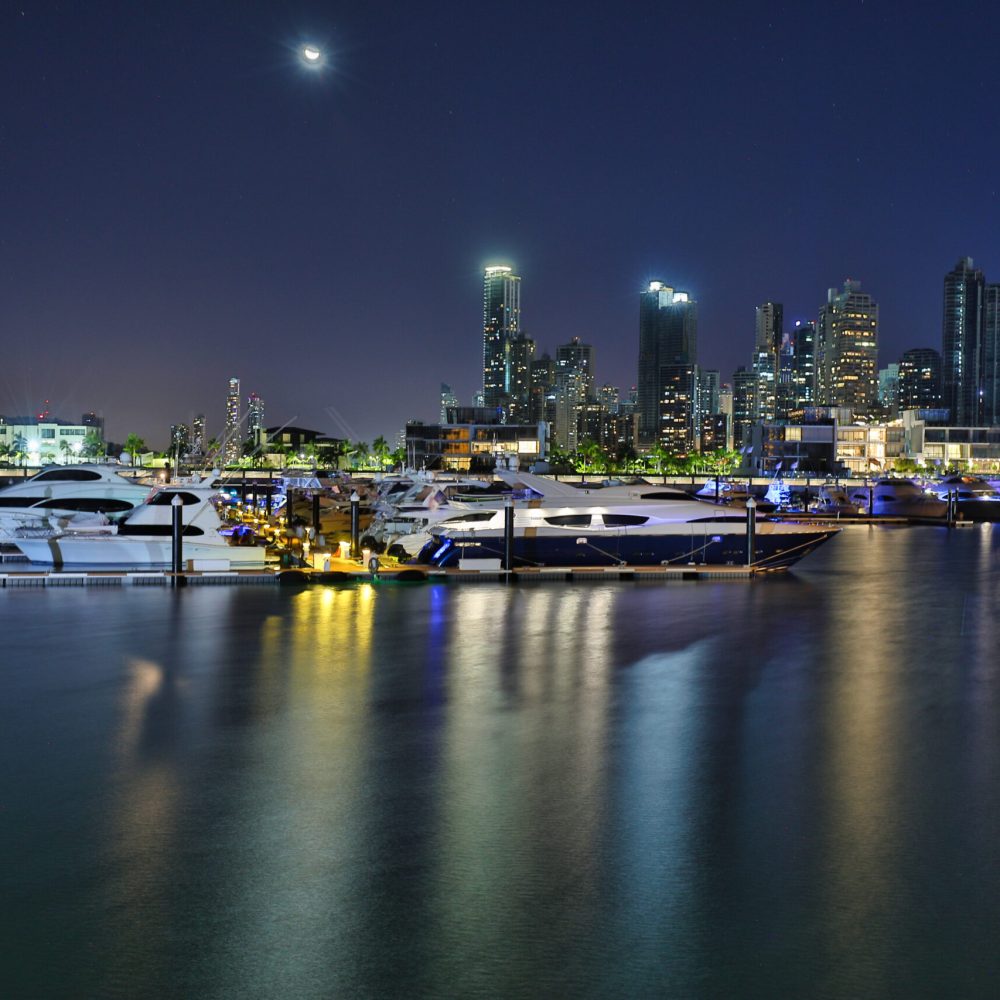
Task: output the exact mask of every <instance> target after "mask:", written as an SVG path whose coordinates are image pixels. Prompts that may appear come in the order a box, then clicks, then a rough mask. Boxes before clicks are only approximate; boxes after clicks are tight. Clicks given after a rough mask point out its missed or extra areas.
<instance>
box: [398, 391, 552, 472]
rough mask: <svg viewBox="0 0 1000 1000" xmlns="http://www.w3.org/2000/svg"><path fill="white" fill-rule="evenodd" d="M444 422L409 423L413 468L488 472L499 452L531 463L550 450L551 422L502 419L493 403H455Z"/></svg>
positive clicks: (408, 449)
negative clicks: (523, 422)
mask: <svg viewBox="0 0 1000 1000" xmlns="http://www.w3.org/2000/svg"><path fill="white" fill-rule="evenodd" d="M447 416H448V421H447V422H446V423H443V424H407V425H406V464H407V466H408V467H409V468H412V469H421V468H426V469H435V470H436V469H451V470H456V471H461V472H485V471H488V470H490V469H492V468H493V467H494V462H495V461H496V458H497V456H500V457H502V459H503V460H504V461H505V462H510V463H517V464H519V465H521V466H523V467H527V466H528V465H530V464H531V463H532V462H535V461H537V460H541V459H544V458H545V457H546V455H547V454H548V447H547V445H548V425H547V424H546V423H545V421H539V423H537V424H510V423H506V424H505V423H501V422H500V421H499V418H498V417H497V416H496V412H495V410H494V409H492V408H490V407H480V408H475V407H454V408H452V409H449V411H448V414H447Z"/></svg>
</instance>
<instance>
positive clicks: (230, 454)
mask: <svg viewBox="0 0 1000 1000" xmlns="http://www.w3.org/2000/svg"><path fill="white" fill-rule="evenodd" d="M225 426H226V429H225V437H224V438H223V441H224V445H223V449H222V455H223V459H224V460H225V463H226V465H235V464H236V462H237V461H239V457H240V445H241V443H242V437H241V435H240V380H239V379H238V378H231V379H230V380H229V389H228V390H227V392H226V425H225Z"/></svg>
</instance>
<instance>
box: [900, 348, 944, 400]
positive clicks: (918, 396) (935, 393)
mask: <svg viewBox="0 0 1000 1000" xmlns="http://www.w3.org/2000/svg"><path fill="white" fill-rule="evenodd" d="M941 406H942V403H941V355H940V354H938V352H937V351H935V350H934V349H933V348H931V347H914V348H913V349H912V350H909V351H904V352H903V355H902V357H901V358H900V359H899V409H900V410H937V409H940V408H941Z"/></svg>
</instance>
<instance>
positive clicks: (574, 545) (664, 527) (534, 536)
mask: <svg viewBox="0 0 1000 1000" xmlns="http://www.w3.org/2000/svg"><path fill="white" fill-rule="evenodd" d="M517 478H518V479H523V478H524V477H523V476H518V477H517ZM532 478H534V477H532ZM526 485H530V486H532V487H534V486H535V483H528V484H526ZM546 487H548V490H547V492H546V493H545V496H544V497H543V498H542V499H541V500H526V501H520V502H515V504H514V538H513V549H514V551H513V557H514V562H515V565H516V566H518V567H526V566H661V565H671V564H674V565H684V564H688V563H696V564H707V565H727V564H728V565H733V564H737V565H742V564H745V562H746V558H747V530H746V523H747V514H746V512H745V511H738V510H733V509H732V508H729V509H727V508H725V507H719V506H718V505H716V504H714V503H710V502H706V501H703V500H696V499H694V498H692V497H691V496H689V495H688V494H687V493H684V492H682V491H681V490H677V489H672V488H670V487H664V486H650V485H646V486H627V487H611V488H609V489H603V490H587V489H580V490H577V489H574V488H573V487H571V486H567V485H565V484H562V483H555V484H553V483H551V482H548V483H545V482H543V483H542V484H541V485H539V486H538V488H539V489H540V490H541V489H546ZM504 520H505V511H504V509H503V507H502V506H499V507H498V506H493V505H490V506H486V505H477V506H476V508H475V509H471V508H470V509H469V510H466V511H463V512H461V513H456V514H455V515H454V516H453V517H451V518H447V519H445V520H443V521H441V522H439V523H438V524H436V525H433V526H432V527H431V528H430V532H429V534H430V540H429V541H428V543H427V544H426V545H425V546H424V548H423V549H422V550H421V552H420V554H419V556H418V557H417V561H418V562H421V563H425V564H428V565H432V566H441V567H445V566H464V567H467V566H470V565H472V566H475V562H476V560H483V559H486V560H493V561H495V560H497V559H498V558H500V557H501V556H502V554H503V548H504ZM755 521H756V524H755V546H754V560H753V561H754V563H755V565H758V566H760V567H761V568H767V569H784V568H787V567H788V566H790V565H792V564H793V563H794V562H797V561H798V560H799V559H801V558H802V557H803V556H804V555H806V554H807V553H808V552H811V551H812V550H813V549H814V548H816V546H818V545H820V544H821V543H823V542H825V541H826V540H827V539H829V538H831V537H832V536H833V535H835V534H836V533H837V530H838V529H836V528H833V527H831V526H829V525H820V524H802V523H795V522H785V523H781V522H776V521H770V520H764V519H762V518H761V517H759V516H758V517H756V518H755Z"/></svg>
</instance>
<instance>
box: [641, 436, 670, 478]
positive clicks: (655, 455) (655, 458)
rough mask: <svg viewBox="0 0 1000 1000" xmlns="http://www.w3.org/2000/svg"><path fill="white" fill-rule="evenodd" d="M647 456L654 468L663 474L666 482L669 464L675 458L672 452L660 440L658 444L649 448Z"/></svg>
mask: <svg viewBox="0 0 1000 1000" xmlns="http://www.w3.org/2000/svg"><path fill="white" fill-rule="evenodd" d="M646 458H647V460H648V461H649V462H650V463H651V464H652V466H653V469H654V470H655V471H657V472H658V473H659V474H660V475H661V476H663V479H664V482H665V481H666V478H667V466H668V464H669V463H670V461H671V460H672V458H673V456H672V455H671V454H670V452H669V451H667V449H666V448H664V447H663V444H662V443H661V442H660V441H657V442H656V444H654V445H653V447H652V448H650V449H649V452H648V454H647V455H646Z"/></svg>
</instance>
